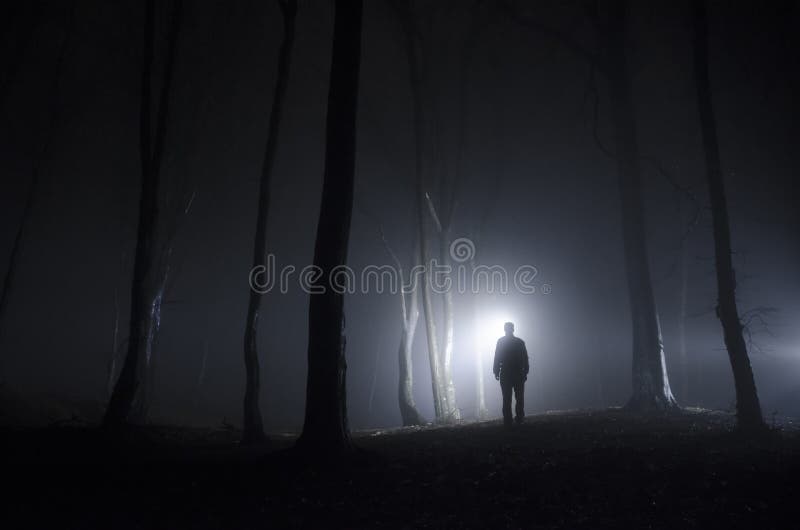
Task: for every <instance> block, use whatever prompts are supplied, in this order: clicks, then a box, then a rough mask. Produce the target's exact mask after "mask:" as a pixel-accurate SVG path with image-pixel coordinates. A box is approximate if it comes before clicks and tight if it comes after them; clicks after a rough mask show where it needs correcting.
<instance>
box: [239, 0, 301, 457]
mask: <svg viewBox="0 0 800 530" xmlns="http://www.w3.org/2000/svg"><path fill="white" fill-rule="evenodd" d="M279 4H280V7H281V12H282V13H283V42H282V43H281V49H280V52H279V54H278V77H277V80H276V82H275V95H274V96H273V100H272V110H271V111H270V116H269V128H268V131H267V145H266V147H265V148H264V162H263V165H262V168H261V182H260V184H259V192H258V216H257V218H256V233H255V239H254V241H253V269H255V268H256V267H266V266H267V219H268V217H269V201H270V188H271V186H272V168H273V167H274V165H275V153H276V151H277V146H278V134H279V129H280V124H281V117H282V115H283V101H284V99H285V97H286V87H287V85H288V82H289V69H290V67H291V58H292V47H293V45H294V35H295V19H296V16H297V0H286V1H280V2H279ZM261 297H262V293H261V292H259V291H258V290H256V289H253V288H252V287H251V289H250V299H249V302H248V304H247V320H246V323H245V330H244V366H245V373H246V382H245V391H244V416H243V418H244V421H243V424H244V429H243V431H242V443H246V444H248V443H259V442H263V441H264V439H265V437H264V427H263V425H262V421H261V410H260V409H259V405H258V396H259V388H260V383H259V364H258V322H259V316H260V311H261Z"/></svg>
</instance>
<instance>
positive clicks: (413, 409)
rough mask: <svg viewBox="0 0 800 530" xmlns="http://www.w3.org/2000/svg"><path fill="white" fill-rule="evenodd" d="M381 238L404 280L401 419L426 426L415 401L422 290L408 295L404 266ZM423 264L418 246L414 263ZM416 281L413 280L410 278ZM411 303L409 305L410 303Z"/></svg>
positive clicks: (409, 423) (401, 286)
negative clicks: (416, 342)
mask: <svg viewBox="0 0 800 530" xmlns="http://www.w3.org/2000/svg"><path fill="white" fill-rule="evenodd" d="M381 239H382V240H383V246H384V247H385V248H386V252H387V253H388V254H389V256H391V258H392V261H394V265H395V267H396V270H397V275H398V277H399V278H400V286H399V288H400V293H399V294H400V316H401V317H402V328H401V332H400V347H399V348H398V351H397V357H398V385H397V397H398V404H399V406H400V417H401V419H402V421H403V427H410V426H413V425H422V424H423V423H425V420H424V419H423V418H422V415H421V414H420V413H419V410H417V405H416V403H415V402H414V377H413V370H412V352H413V346H414V336H415V335H416V330H417V323H418V322H419V293H418V288H417V286H416V285H415V284H414V283H410V285H411V286H412V288H413V290H412V291H411V292H410V293H406V292H405V290H404V287H403V286H404V285H405V277H404V274H403V264H402V262H401V261H400V258H398V257H397V254H395V253H394V251H393V250H392V248H391V247H390V246H389V242H388V241H387V240H386V236H385V234H384V233H383V228H381ZM418 262H419V247H418V246H417V249H416V251H415V252H414V260H413V262H412V263H413V264H417V263H418ZM409 280H411V281H412V282H413V281H414V279H413V278H409ZM409 299H410V300H411V303H410V304H409V302H408V300H409Z"/></svg>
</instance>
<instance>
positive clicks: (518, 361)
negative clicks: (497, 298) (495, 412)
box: [493, 322, 529, 427]
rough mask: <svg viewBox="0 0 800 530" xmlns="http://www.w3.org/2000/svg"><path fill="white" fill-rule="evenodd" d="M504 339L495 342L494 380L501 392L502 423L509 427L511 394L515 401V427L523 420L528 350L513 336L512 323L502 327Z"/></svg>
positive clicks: (523, 343) (520, 340)
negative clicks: (512, 393)
mask: <svg viewBox="0 0 800 530" xmlns="http://www.w3.org/2000/svg"><path fill="white" fill-rule="evenodd" d="M503 330H504V331H505V332H506V336H505V337H500V338H499V339H498V340H497V348H495V350H494V369H493V370H494V378H495V379H498V380H499V381H500V389H501V390H502V391H503V423H504V424H505V426H506V427H511V425H512V423H511V392H512V391H513V392H514V398H515V399H516V400H517V403H516V407H514V408H515V412H516V422H517V425H519V424H520V423H522V422H523V420H524V419H525V381H526V380H527V379H528V369H529V366H528V350H527V349H525V342H524V341H522V339H518V338H517V337H515V336H514V324H513V322H506V323H505V324H504V325H503Z"/></svg>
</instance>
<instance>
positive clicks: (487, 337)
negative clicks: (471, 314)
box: [477, 313, 518, 358]
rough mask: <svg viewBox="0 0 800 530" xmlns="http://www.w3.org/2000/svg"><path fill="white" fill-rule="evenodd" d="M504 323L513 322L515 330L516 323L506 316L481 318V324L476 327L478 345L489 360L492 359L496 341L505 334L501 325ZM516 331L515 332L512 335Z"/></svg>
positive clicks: (493, 315) (495, 315) (494, 315)
mask: <svg viewBox="0 0 800 530" xmlns="http://www.w3.org/2000/svg"><path fill="white" fill-rule="evenodd" d="M506 322H514V327H515V328H516V326H517V323H516V322H515V321H514V319H513V318H512V317H511V316H509V315H506V314H502V313H500V314H491V315H489V316H488V317H483V318H481V322H480V323H479V325H478V326H477V332H478V337H477V340H478V345H479V347H480V349H481V351H482V352H483V353H484V355H487V356H489V357H490V358H492V357H494V348H495V346H496V345H497V339H499V338H500V337H502V336H503V335H505V334H506V332H505V331H504V330H503V325H504V324H505V323H506ZM517 331H518V329H517V330H515V332H514V333H516V332H517Z"/></svg>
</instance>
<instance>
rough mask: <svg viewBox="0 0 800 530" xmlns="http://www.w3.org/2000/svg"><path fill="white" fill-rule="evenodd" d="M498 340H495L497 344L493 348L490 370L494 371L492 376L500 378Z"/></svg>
mask: <svg viewBox="0 0 800 530" xmlns="http://www.w3.org/2000/svg"><path fill="white" fill-rule="evenodd" d="M501 364H502V363H501V362H500V341H499V340H498V341H497V346H495V348H494V366H493V367H492V371H493V372H494V378H495V379H499V378H500V365H501Z"/></svg>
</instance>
